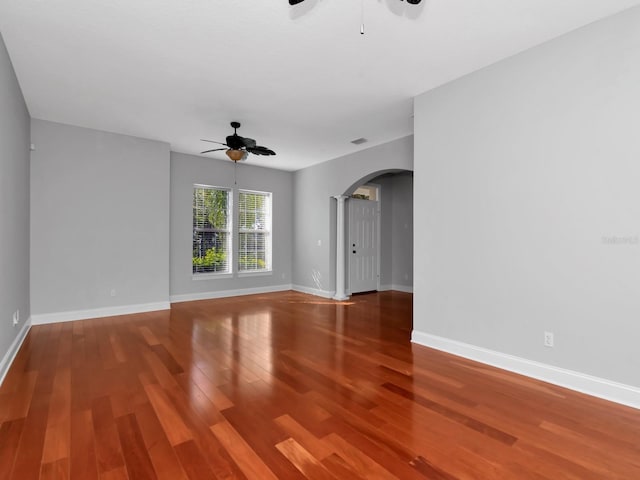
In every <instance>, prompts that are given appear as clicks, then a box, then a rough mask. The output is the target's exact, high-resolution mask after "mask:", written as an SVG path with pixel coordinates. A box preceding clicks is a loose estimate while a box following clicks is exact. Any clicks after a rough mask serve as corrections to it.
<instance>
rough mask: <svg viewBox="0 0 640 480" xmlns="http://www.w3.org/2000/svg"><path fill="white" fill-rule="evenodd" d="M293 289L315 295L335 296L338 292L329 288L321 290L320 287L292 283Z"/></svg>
mask: <svg viewBox="0 0 640 480" xmlns="http://www.w3.org/2000/svg"><path fill="white" fill-rule="evenodd" d="M291 290H295V291H296V292H302V293H308V294H309V295H315V296H316V297H323V298H333V296H334V295H335V293H336V292H330V291H328V290H320V289H318V288H311V287H305V286H303V285H291Z"/></svg>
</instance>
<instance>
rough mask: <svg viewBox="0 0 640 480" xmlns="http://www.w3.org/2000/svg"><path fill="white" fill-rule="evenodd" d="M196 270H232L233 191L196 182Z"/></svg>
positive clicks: (194, 233)
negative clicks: (231, 192)
mask: <svg viewBox="0 0 640 480" xmlns="http://www.w3.org/2000/svg"><path fill="white" fill-rule="evenodd" d="M192 265H193V273H194V274H201V273H230V272H231V195H230V191H229V190H228V189H224V188H217V187H210V186H207V185H194V188H193V256H192Z"/></svg>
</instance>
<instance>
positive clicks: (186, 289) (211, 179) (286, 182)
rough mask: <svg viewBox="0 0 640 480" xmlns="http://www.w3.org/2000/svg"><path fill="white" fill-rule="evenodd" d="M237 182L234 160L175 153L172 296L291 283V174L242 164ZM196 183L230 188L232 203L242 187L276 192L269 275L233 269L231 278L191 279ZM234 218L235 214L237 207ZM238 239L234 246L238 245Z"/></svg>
mask: <svg viewBox="0 0 640 480" xmlns="http://www.w3.org/2000/svg"><path fill="white" fill-rule="evenodd" d="M263 160H264V163H268V158H266V157H263ZM235 181H237V184H234V165H233V163H232V162H230V161H228V160H214V159H211V158H205V157H199V156H195V155H185V154H181V153H174V152H172V153H171V297H172V299H173V300H174V301H176V300H186V299H189V298H192V299H193V298H206V297H208V296H216V295H215V294H216V293H217V292H230V291H234V290H241V289H251V288H259V289H265V288H267V289H268V287H277V286H283V285H286V286H289V285H291V260H292V253H291V252H292V237H293V230H292V223H293V222H292V220H293V196H292V192H293V189H292V182H293V174H292V173H291V172H285V171H282V170H274V169H269V168H261V167H255V166H252V165H247V164H245V163H240V164H239V165H238V166H237V171H236V179H235ZM196 183H199V184H204V185H212V186H216V187H227V188H232V189H233V190H234V202H233V204H234V205H237V204H238V202H237V195H238V190H239V189H247V190H258V191H265V192H271V193H272V194H273V196H272V201H273V220H272V221H273V224H272V235H273V239H272V242H273V250H272V263H273V272H272V274H271V275H257V276H242V277H238V275H237V273H234V275H233V277H232V278H228V277H226V278H216V279H197V280H194V279H193V276H192V273H191V272H192V269H191V255H192V253H191V252H192V216H193V209H192V201H193V185H194V184H196ZM234 218H237V214H236V213H235V212H234ZM236 238H237V236H235V237H234V242H233V244H234V249H235V248H237V240H236ZM234 258H237V255H234ZM207 294H211V295H207Z"/></svg>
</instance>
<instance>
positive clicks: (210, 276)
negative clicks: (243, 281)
mask: <svg viewBox="0 0 640 480" xmlns="http://www.w3.org/2000/svg"><path fill="white" fill-rule="evenodd" d="M224 278H233V273H231V272H220V273H215V272H207V273H192V274H191V280H196V281H201V280H222V279H224Z"/></svg>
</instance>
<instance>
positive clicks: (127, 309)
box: [31, 302, 171, 325]
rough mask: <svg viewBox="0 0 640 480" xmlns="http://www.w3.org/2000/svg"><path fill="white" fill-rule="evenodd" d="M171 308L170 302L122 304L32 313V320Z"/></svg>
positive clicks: (55, 320)
mask: <svg viewBox="0 0 640 480" xmlns="http://www.w3.org/2000/svg"><path fill="white" fill-rule="evenodd" d="M170 308H171V304H170V303H169V302H155V303H141V304H137V305H121V306H117V307H104V308H92V309H89V310H75V311H71V312H56V313H42V314H39V315H32V316H31V322H32V324H33V325H46V324H48V323H58V322H72V321H74V320H86V319H88V318H102V317H113V316H116V315H129V314H131V313H144V312H155V311H157V310H169V309H170Z"/></svg>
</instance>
